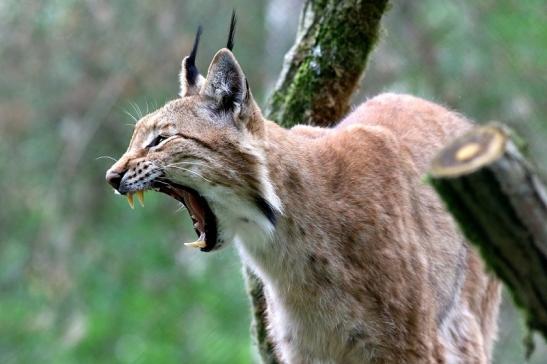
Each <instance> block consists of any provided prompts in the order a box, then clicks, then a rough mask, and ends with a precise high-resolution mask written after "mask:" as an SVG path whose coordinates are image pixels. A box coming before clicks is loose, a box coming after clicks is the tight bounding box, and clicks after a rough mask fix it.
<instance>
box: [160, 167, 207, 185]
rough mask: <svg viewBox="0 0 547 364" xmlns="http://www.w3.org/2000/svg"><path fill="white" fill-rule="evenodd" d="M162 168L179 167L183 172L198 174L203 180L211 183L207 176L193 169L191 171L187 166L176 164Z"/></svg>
mask: <svg viewBox="0 0 547 364" xmlns="http://www.w3.org/2000/svg"><path fill="white" fill-rule="evenodd" d="M164 168H175V169H180V170H181V171H185V172H188V173H192V174H194V175H196V176H198V177H199V178H202V179H203V180H205V181H207V182H209V183H212V181H210V180H208V179H207V178H205V177H203V176H202V175H201V174H199V173H198V172H195V171H192V170H191V169H188V168H183V167H177V166H173V165H171V166H169V165H168V166H166V167H164Z"/></svg>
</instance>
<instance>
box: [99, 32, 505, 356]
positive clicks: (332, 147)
mask: <svg viewBox="0 0 547 364" xmlns="http://www.w3.org/2000/svg"><path fill="white" fill-rule="evenodd" d="M234 25H235V22H232V27H231V29H230V36H229V41H228V46H227V48H223V49H221V50H219V51H218V52H217V53H216V55H215V56H214V57H213V60H212V61H211V64H210V66H209V69H208V71H207V75H206V77H204V76H202V75H201V74H200V73H199V71H198V70H197V68H196V66H195V58H196V53H197V47H198V44H199V35H200V31H199V30H198V34H197V36H196V41H195V43H194V47H193V49H192V52H191V54H190V55H189V56H188V57H185V58H184V59H183V61H182V71H181V73H180V97H178V98H177V99H175V100H173V101H170V102H168V103H167V104H166V105H164V106H163V107H161V108H160V109H158V110H156V111H154V112H152V113H150V114H148V115H146V116H144V117H143V118H142V119H141V120H139V121H138V122H137V124H136V126H135V130H134V133H133V137H132V138H131V141H130V143H129V147H128V149H127V151H126V152H125V154H123V156H122V157H121V158H120V159H119V160H118V161H117V162H116V163H115V164H114V165H113V166H112V167H111V168H110V169H109V170H108V172H107V173H106V179H107V181H108V182H109V183H110V185H112V187H114V189H116V190H117V191H118V192H119V193H121V194H123V195H126V196H127V198H128V199H129V202H130V204H131V205H133V196H134V195H136V196H137V197H138V198H139V200H140V201H141V203H142V202H143V201H144V198H143V196H144V195H143V192H144V191H148V190H154V191H159V192H162V193H165V194H167V195H169V196H171V197H173V198H175V199H176V200H178V201H180V202H182V203H183V204H184V205H185V206H186V207H187V209H188V212H189V213H190V215H191V217H192V220H193V222H194V227H195V231H196V233H197V240H196V241H195V242H193V243H189V244H187V245H189V246H191V247H195V248H198V249H200V250H201V251H203V252H210V251H213V250H216V249H220V248H221V247H223V246H225V245H228V244H234V245H235V247H236V248H237V250H238V252H239V255H240V256H241V259H242V261H243V263H244V264H245V265H247V266H248V267H250V269H252V270H253V271H254V272H255V273H256V275H257V276H258V277H259V278H260V279H261V280H262V281H263V283H264V290H265V296H266V302H267V317H268V325H269V335H270V336H271V339H272V341H273V342H274V343H275V346H276V347H275V349H276V353H277V356H278V358H279V360H280V361H281V362H283V363H288V364H292V363H298V364H300V363H310V364H312V363H313V364H316V363H324V364H334V363H340V364H351V363H462V364H469V363H488V362H490V359H491V357H492V355H491V353H492V346H493V341H494V339H495V336H496V326H497V325H496V318H497V313H498V306H499V301H500V285H499V283H498V281H496V280H495V279H494V278H493V277H491V276H490V275H489V274H487V273H485V270H484V266H483V264H482V262H481V260H480V259H479V257H478V255H477V253H476V252H475V251H474V250H473V249H472V248H471V247H470V246H469V244H468V243H467V242H466V241H465V239H464V238H463V236H462V235H461V234H460V233H459V231H458V229H457V228H456V226H455V223H454V221H453V220H452V218H451V217H450V216H449V215H448V214H447V212H446V211H445V209H444V207H443V205H442V204H441V202H440V201H439V199H438V198H437V196H436V195H435V193H434V192H433V191H432V189H431V188H430V187H429V186H427V185H426V184H425V183H424V182H423V181H422V176H423V175H424V173H425V172H426V170H427V168H428V165H429V161H430V159H431V158H432V157H433V155H434V154H435V153H436V152H437V151H438V150H439V149H440V147H441V146H443V145H444V144H445V143H447V142H448V141H450V140H451V139H452V138H454V137H455V136H457V135H458V134H460V133H462V132H464V131H466V130H467V129H469V128H470V126H471V123H470V122H469V121H467V120H466V119H465V118H463V117H462V116H460V115H458V114H455V113H453V112H451V111H449V110H447V109H445V108H444V107H442V106H439V105H436V104H433V103H431V102H428V101H425V100H422V99H419V98H416V97H413V96H407V95H396V94H383V95H380V96H377V97H375V98H372V99H370V100H368V101H366V102H365V103H363V104H361V105H360V106H359V107H357V108H356V109H355V110H354V111H353V112H352V113H350V114H349V115H348V116H347V117H346V118H345V119H343V120H342V121H340V122H339V123H338V124H337V125H336V126H335V127H333V128H318V127H311V126H303V125H302V126H296V127H293V128H292V129H288V130H287V129H284V128H282V127H280V126H279V125H277V124H276V123H274V122H272V121H269V120H266V119H264V117H263V116H262V113H261V111H260V108H259V107H258V106H257V104H256V102H255V100H254V99H253V96H252V94H251V91H250V88H249V83H248V82H247V79H246V77H245V74H244V73H243V71H242V69H241V67H240V65H239V64H238V62H237V60H236V58H235V57H234V54H233V53H232V51H231V49H232V46H233V33H234ZM204 259H205V257H204Z"/></svg>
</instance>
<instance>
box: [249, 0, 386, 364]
mask: <svg viewBox="0 0 547 364" xmlns="http://www.w3.org/2000/svg"><path fill="white" fill-rule="evenodd" d="M387 4H388V0H352V1H337V0H308V1H306V2H305V4H304V8H303V10H302V13H301V15H300V23H299V26H298V31H297V34H296V42H295V44H294V46H293V47H292V48H291V50H290V51H289V53H288V55H287V56H286V58H285V64H284V65H283V69H282V71H281V75H280V76H279V80H278V82H277V85H276V87H275V90H274V92H273V95H272V96H271V98H270V100H269V106H268V110H267V112H266V116H267V117H268V118H270V119H272V120H274V121H276V122H278V123H279V124H281V125H283V126H285V127H290V126H292V125H295V124H313V125H319V126H330V125H332V124H334V123H336V122H337V121H338V120H339V119H340V118H341V117H342V116H344V114H345V113H346V112H347V111H348V109H349V105H350V98H351V96H352V95H353V93H354V92H355V90H356V88H357V86H358V84H359V81H360V80H361V78H362V75H363V71H364V69H365V66H366V63H367V59H368V55H369V53H370V51H371V50H372V49H373V47H374V45H375V43H376V40H377V38H378V33H379V30H380V20H381V18H382V15H383V13H384V11H385V10H386V7H387ZM247 283H248V288H249V293H250V295H251V299H252V304H253V312H254V323H253V324H254V325H253V326H254V330H253V331H254V335H255V336H256V341H257V344H258V348H259V351H260V355H261V357H262V360H263V362H264V363H277V362H278V360H277V359H276V357H275V353H274V352H273V345H272V343H271V342H270V340H269V338H268V336H267V332H266V320H265V309H266V302H265V299H264V292H263V287H262V283H261V282H260V280H259V279H258V278H257V277H256V276H255V275H254V274H253V273H252V272H250V270H247Z"/></svg>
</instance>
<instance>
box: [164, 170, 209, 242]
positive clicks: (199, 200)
mask: <svg viewBox="0 0 547 364" xmlns="http://www.w3.org/2000/svg"><path fill="white" fill-rule="evenodd" d="M153 188H154V189H156V190H157V191H159V192H163V193H165V194H166V195H169V196H171V197H173V198H174V199H176V200H177V201H179V202H181V203H182V204H183V205H184V206H185V207H186V210H188V213H189V214H190V217H191V218H192V222H193V224H194V230H195V231H196V234H197V236H198V240H196V241H195V242H193V243H186V244H185V245H188V246H192V247H195V248H199V249H200V250H201V251H202V252H209V251H211V250H213V249H214V247H215V245H216V244H217V234H218V232H217V221H216V217H215V214H214V213H213V211H212V210H211V208H210V207H209V204H208V203H207V201H206V200H205V198H203V197H202V196H201V195H200V194H199V192H197V191H196V190H194V189H192V188H190V187H186V186H182V185H179V184H177V183H174V182H171V181H169V180H167V179H163V178H162V179H161V181H157V182H155V183H154V186H153Z"/></svg>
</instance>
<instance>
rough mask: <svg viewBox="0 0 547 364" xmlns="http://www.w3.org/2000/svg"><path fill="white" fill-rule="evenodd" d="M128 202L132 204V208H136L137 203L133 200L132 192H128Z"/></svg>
mask: <svg viewBox="0 0 547 364" xmlns="http://www.w3.org/2000/svg"><path fill="white" fill-rule="evenodd" d="M127 203H129V206H131V208H132V209H135V203H134V202H133V194H132V193H131V192H127Z"/></svg>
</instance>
